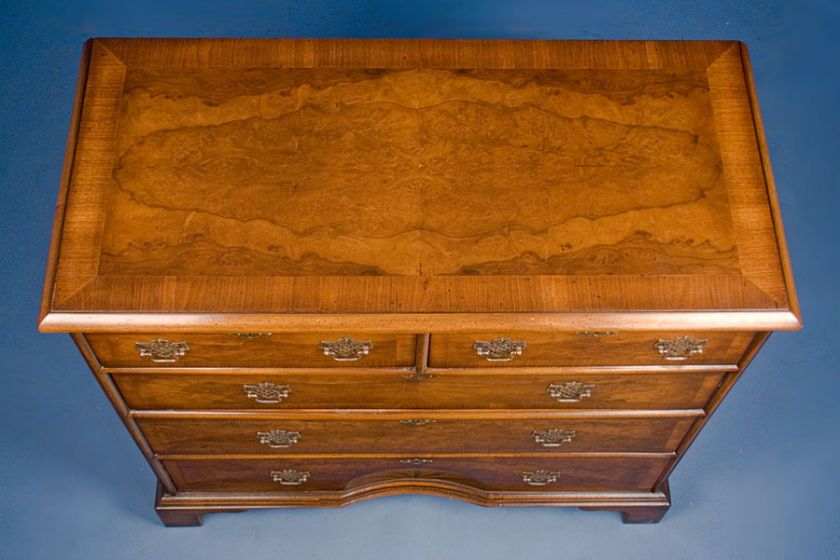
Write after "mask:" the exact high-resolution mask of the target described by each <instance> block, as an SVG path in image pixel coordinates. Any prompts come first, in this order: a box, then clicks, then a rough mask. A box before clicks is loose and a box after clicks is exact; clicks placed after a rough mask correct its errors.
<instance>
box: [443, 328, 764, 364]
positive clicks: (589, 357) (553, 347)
mask: <svg viewBox="0 0 840 560" xmlns="http://www.w3.org/2000/svg"><path fill="white" fill-rule="evenodd" d="M753 336H754V333H744V332H730V331H717V332H635V331H633V332H629V331H628V332H610V331H597V332H593V331H583V332H526V333H498V332H497V333H485V334H435V335H432V337H431V347H430V357H429V365H430V367H433V368H452V367H494V366H495V367H499V366H508V367H522V366H633V365H663V364H664V365H685V364H723V365H733V364H737V363H738V360H739V359H740V358H741V356H742V355H743V354H744V352H745V351H746V350H747V347H748V346H749V344H750V342H751V341H752V339H753Z"/></svg>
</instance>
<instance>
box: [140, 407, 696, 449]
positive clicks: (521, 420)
mask: <svg viewBox="0 0 840 560" xmlns="http://www.w3.org/2000/svg"><path fill="white" fill-rule="evenodd" d="M584 414H585V413H584ZM240 416H241V415H240ZM696 418H697V416H696V415H695V414H692V413H690V412H684V413H681V415H680V416H666V417H663V416H651V415H649V414H648V415H644V416H639V415H635V416H632V417H621V418H615V417H600V418H593V417H592V415H591V414H589V415H587V416H581V415H580V414H578V415H576V416H574V415H573V416H568V415H566V414H564V413H555V414H554V415H543V416H538V415H537V414H535V413H530V412H527V413H526V412H520V413H510V414H506V415H505V416H503V417H500V416H498V415H497V416H495V417H492V416H489V415H488V414H487V413H483V414H481V415H476V414H471V415H465V414H464V413H461V414H452V413H446V414H441V413H440V412H438V413H427V414H425V415H412V414H411V413H406V412H400V413H380V414H371V413H366V414H352V413H329V414H327V413H319V414H304V413H285V414H283V415H277V414H274V415H270V416H267V415H263V418H259V419H256V418H254V415H250V416H249V417H247V419H246V418H239V417H234V418H224V419H211V418H201V419H196V418H165V417H159V416H151V417H139V418H138V423H139V425H140V429H141V430H142V431H143V433H144V434H145V436H146V439H147V440H148V441H149V444H150V445H151V447H152V449H153V450H154V451H155V453H157V454H159V455H209V454H259V453H265V454H278V453H280V454H282V453H287V454H288V453H294V454H311V453H315V454H318V453H359V454H365V453H387V452H391V453H393V452H398V453H403V452H405V453H446V452H464V453H502V452H504V453H514V452H532V453H533V452H562V453H565V452H573V453H574V452H605V453H625V452H626V453H634V452H639V453H664V452H672V451H674V449H676V447H677V445H678V444H679V443H680V441H682V439H683V436H685V434H686V432H687V431H688V429H689V428H690V427H691V425H692V424H693V422H694V420H695V419H696Z"/></svg>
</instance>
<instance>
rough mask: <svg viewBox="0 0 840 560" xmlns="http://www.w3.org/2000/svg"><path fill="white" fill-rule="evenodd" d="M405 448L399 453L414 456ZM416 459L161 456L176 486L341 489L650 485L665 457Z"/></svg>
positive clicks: (621, 487) (600, 488)
mask: <svg viewBox="0 0 840 560" xmlns="http://www.w3.org/2000/svg"><path fill="white" fill-rule="evenodd" d="M411 458H413V457H411V456H405V457H403V459H411ZM431 459H432V461H433V462H432V463H426V464H424V465H422V466H419V467H414V466H412V465H406V464H404V463H400V460H401V459H400V458H398V457H394V458H389V459H371V458H357V459H281V458H277V459H242V460H223V461H219V460H212V459H209V460H191V461H165V462H164V464H165V465H166V468H167V469H168V470H169V472H170V473H172V476H173V478H174V479H175V483H176V485H177V486H178V489H179V490H180V491H190V492H195V491H207V492H216V491H234V492H289V493H304V494H305V493H307V492H309V491H312V490H315V491H317V490H332V491H341V490H345V489H348V488H350V487H352V486H362V485H365V484H372V483H376V482H382V481H387V482H390V483H393V482H398V481H401V480H431V481H436V480H441V481H448V482H454V483H459V484H463V485H468V486H470V487H473V488H476V489H479V490H488V489H493V490H499V491H520V492H525V491H528V490H543V491H551V492H568V491H573V492H598V491H600V492H609V491H618V490H621V491H624V492H634V491H635V492H642V491H650V489H651V485H652V484H653V482H654V481H655V480H656V475H657V474H658V472H659V471H661V470H662V467H663V465H664V464H665V462H666V461H667V459H661V458H660V459H651V458H611V459H593V458H571V457H570V458H559V459H558V458H555V457H553V458H548V457H527V458H500V457H483V458H474V457H471V458H469V459H450V458H434V457H431ZM284 469H292V470H297V471H305V472H308V473H309V475H310V476H309V480H307V481H306V482H304V483H301V484H300V485H296V486H284V485H281V484H279V483H277V482H274V481H272V478H271V471H279V470H284ZM538 470H546V471H549V472H553V473H557V482H556V483H553V484H550V485H546V486H545V487H542V486H539V487H535V486H531V485H529V484H527V483H526V482H524V481H523V480H522V473H523V472H533V471H538Z"/></svg>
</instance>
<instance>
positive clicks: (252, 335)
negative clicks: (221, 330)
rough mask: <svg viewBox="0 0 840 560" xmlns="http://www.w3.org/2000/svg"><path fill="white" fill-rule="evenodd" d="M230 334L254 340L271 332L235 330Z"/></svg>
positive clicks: (269, 334)
mask: <svg viewBox="0 0 840 560" xmlns="http://www.w3.org/2000/svg"><path fill="white" fill-rule="evenodd" d="M230 336H235V337H236V338H241V339H243V340H256V339H258V338H263V337H266V336H271V333H270V332H235V333H230Z"/></svg>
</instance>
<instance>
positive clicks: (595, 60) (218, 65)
mask: <svg viewBox="0 0 840 560" xmlns="http://www.w3.org/2000/svg"><path fill="white" fill-rule="evenodd" d="M799 326H800V318H799V310H798V307H797V303H796V297H795V294H794V287H793V283H792V277H791V273H790V268H789V265H788V260H787V255H786V250H785V243H784V237H783V233H782V225H781V220H780V217H779V214H778V209H777V203H776V196H775V192H774V186H773V180H772V175H771V171H770V166H769V162H768V159H767V149H766V146H765V143H764V138H763V132H762V126H761V121H760V118H759V113H758V108H757V104H756V97H755V92H754V89H753V85H752V79H751V75H750V68H749V62H748V59H747V53H746V48H745V47H744V45H742V44H740V43H737V42H657V41H627V42H610V41H592V42H586V41H583V42H562V41H437V40H434V41H431V40H430V41H401V40H216V39H213V40H209V39H207V40H205V39H200V40H193V39H190V40H141V39H101V40H100V39H95V40H91V41H89V42H88V43H87V45H86V47H85V51H84V57H83V60H82V65H81V72H80V78H79V86H78V91H77V98H76V106H75V111H74V117H73V121H72V129H71V132H70V139H69V143H68V149H67V157H66V160H65V164H64V174H63V177H62V186H61V193H60V195H59V202H58V208H57V215H56V222H55V230H54V235H53V243H52V250H51V253H50V259H49V267H48V271H47V278H46V287H45V291H44V299H43V307H42V310H41V323H40V328H41V330H42V331H45V332H69V333H72V336H73V339H74V340H75V341H76V343H77V344H78V346H79V348H80V350H81V352H82V354H83V355H84V357H85V359H86V360H87V362H88V363H89V365H90V367H91V369H92V370H93V373H94V374H95V376H96V378H97V379H98V381H99V383H100V384H101V385H102V388H103V389H104V391H105V393H106V394H107V396H108V398H109V399H110V400H111V402H112V403H113V405H114V407H115V408H116V410H117V412H118V414H119V416H120V418H121V419H122V421H123V422H124V423H125V425H126V427H127V428H128V430H129V431H130V432H131V435H132V436H133V437H134V438H135V440H136V441H137V444H138V446H139V447H140V449H141V450H142V451H143V453H144V454H145V456H146V459H147V460H148V461H149V463H150V465H151V466H152V468H153V469H154V472H155V473H156V474H157V477H158V479H159V485H158V493H157V504H156V505H157V510H158V512H159V513H160V516H161V518H162V519H163V521H164V523H166V524H167V525H189V524H197V523H200V522H201V518H202V515H203V514H204V513H206V512H212V511H231V510H241V509H249V508H272V507H298V506H315V507H326V506H342V505H346V504H349V503H352V502H355V501H358V500H362V499H366V498H371V497H375V496H383V495H389V494H398V493H424V494H434V495H440V496H448V497H454V498H459V499H463V500H468V501H470V502H474V503H476V504H481V505H494V506H497V505H545V506H576V507H581V508H584V509H608V510H617V511H621V512H623V514H624V519H625V521H634V522H644V521H658V520H659V519H660V518H661V517H662V515H663V514H664V513H665V511H666V510H667V508H668V507H669V504H670V501H669V500H670V499H669V494H668V475H669V474H670V473H671V471H672V469H673V468H674V466H675V465H676V464H677V462H678V461H679V460H680V458H681V457H682V456H683V454H684V453H685V452H686V450H687V448H688V447H689V446H690V444H691V442H692V440H693V439H694V438H695V437H696V435H697V433H698V432H699V430H700V429H702V427H703V425H704V424H705V422H706V421H707V420H708V418H709V416H710V414H712V412H713V411H714V410H715V408H716V407H717V406H718V405H719V404H720V402H721V400H722V399H723V397H724V396H725V395H726V393H727V392H728V391H729V389H730V388H731V387H732V385H733V383H735V381H736V380H737V379H738V377H739V376H740V375H741V373H742V372H743V371H744V368H745V367H746V366H747V364H748V363H749V361H750V359H751V358H752V357H753V356H754V355H755V353H756V352H757V351H758V349H759V347H760V346H761V345H762V343H763V342H764V341H765V340H766V338H767V336H768V335H769V333H770V332H771V331H774V330H784V329H796V328H799ZM102 452H103V453H106V450H103V451H102Z"/></svg>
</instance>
